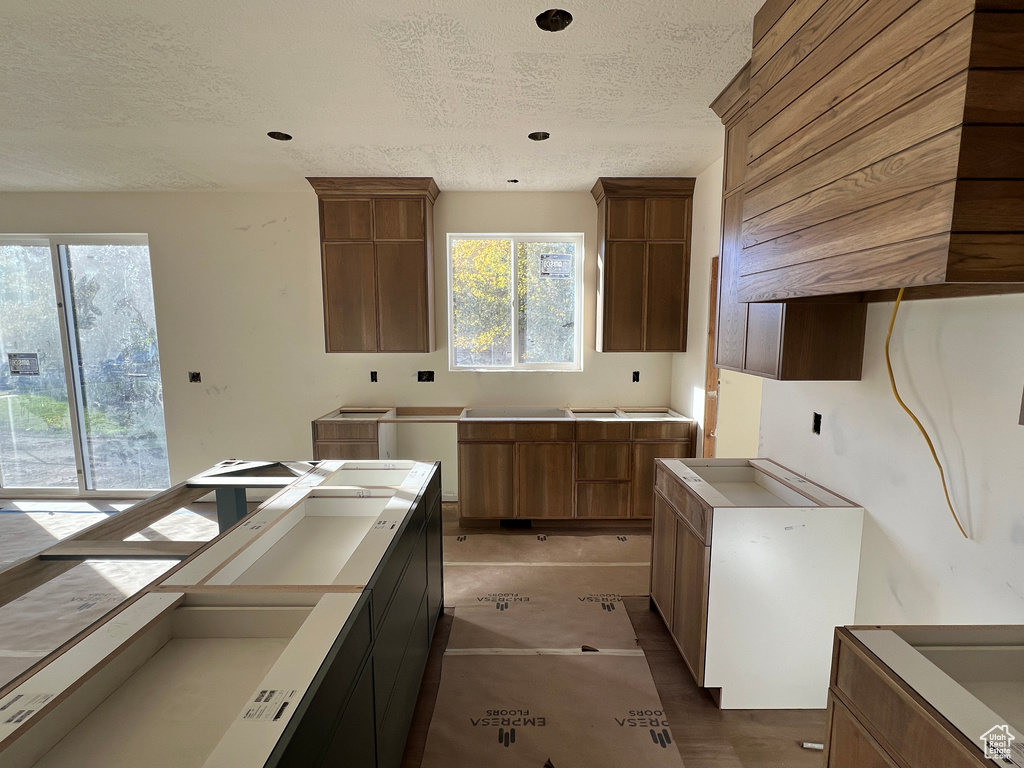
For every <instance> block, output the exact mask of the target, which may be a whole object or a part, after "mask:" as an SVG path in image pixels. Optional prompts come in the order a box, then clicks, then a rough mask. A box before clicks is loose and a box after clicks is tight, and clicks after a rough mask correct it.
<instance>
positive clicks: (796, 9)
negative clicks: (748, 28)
mask: <svg viewBox="0 0 1024 768" xmlns="http://www.w3.org/2000/svg"><path fill="white" fill-rule="evenodd" d="M825 2H826V0H806V1H805V2H799V3H796V2H788V3H786V6H787V7H786V8H784V9H783V10H782V11H781V13H779V15H778V16H777V17H776V18H775V20H774V21H773V22H772V23H771V24H770V25H768V26H767V27H765V28H764V31H763V32H762V33H761V34H760V35H758V34H757V31H756V30H758V29H759V28H760V26H761V25H762V24H764V23H765V22H766V21H767V18H766V17H767V16H768V15H771V16H774V15H775V13H774V12H773V10H777V9H771V8H762V9H761V10H760V11H758V12H757V13H756V14H754V29H755V33H754V46H753V50H752V53H751V57H750V74H751V75H753V74H755V73H756V72H758V71H760V70H761V68H762V67H764V65H765V64H767V63H768V61H769V60H770V59H771V58H772V57H773V56H775V55H776V54H777V53H778V52H779V51H780V50H781V49H782V48H783V47H784V46H785V45H786V42H787V41H789V40H790V38H792V37H793V35H795V34H796V33H797V32H798V31H799V30H800V29H801V27H803V26H804V25H805V24H806V23H807V22H808V21H809V20H810V19H811V18H812V17H813V16H814V15H815V14H816V13H817V12H818V10H819V9H820V8H821V7H822V6H823V5H825ZM765 5H766V6H770V5H772V3H766V4H765ZM762 14H764V15H762Z"/></svg>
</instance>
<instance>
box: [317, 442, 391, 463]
mask: <svg viewBox="0 0 1024 768" xmlns="http://www.w3.org/2000/svg"><path fill="white" fill-rule="evenodd" d="M313 450H314V453H315V454H316V455H315V456H314V457H313V458H315V459H316V460H317V461H323V460H325V459H378V458H380V448H379V447H378V445H377V443H375V442H374V443H354V442H353V443H341V442H339V443H325V442H317V443H314V444H313Z"/></svg>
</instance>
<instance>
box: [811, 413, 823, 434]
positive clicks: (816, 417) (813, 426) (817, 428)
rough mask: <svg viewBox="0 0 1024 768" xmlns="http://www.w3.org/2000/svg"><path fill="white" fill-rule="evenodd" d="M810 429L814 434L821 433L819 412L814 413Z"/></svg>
mask: <svg viewBox="0 0 1024 768" xmlns="http://www.w3.org/2000/svg"><path fill="white" fill-rule="evenodd" d="M811 431H812V432H814V434H816V435H820V434H821V414H820V413H816V414H814V419H813V420H812V421H811Z"/></svg>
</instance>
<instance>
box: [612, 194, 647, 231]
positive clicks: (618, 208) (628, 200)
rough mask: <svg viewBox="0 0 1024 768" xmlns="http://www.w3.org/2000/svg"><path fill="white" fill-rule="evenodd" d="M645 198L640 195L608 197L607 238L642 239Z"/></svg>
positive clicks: (645, 215) (644, 229) (644, 219)
mask: <svg viewBox="0 0 1024 768" xmlns="http://www.w3.org/2000/svg"><path fill="white" fill-rule="evenodd" d="M646 217H647V212H646V200H645V199H644V198H642V197H619V198H616V197H609V198H608V239H609V240H643V239H644V233H645V232H646V224H645V221H646Z"/></svg>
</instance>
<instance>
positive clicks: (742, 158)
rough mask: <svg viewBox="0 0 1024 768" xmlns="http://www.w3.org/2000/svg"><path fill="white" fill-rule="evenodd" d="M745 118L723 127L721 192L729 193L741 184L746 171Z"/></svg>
mask: <svg viewBox="0 0 1024 768" xmlns="http://www.w3.org/2000/svg"><path fill="white" fill-rule="evenodd" d="M747 134H748V130H747V118H746V116H744V117H742V118H741V119H739V120H737V121H736V122H735V123H733V124H732V125H729V126H727V127H726V129H725V147H726V149H725V169H724V171H723V173H724V176H723V178H724V182H723V189H722V194H725V195H727V194H729V193H731V192H733V191H734V190H736V189H739V187H740V186H741V185H742V184H743V182H744V179H745V177H746V172H747V167H746V163H747Z"/></svg>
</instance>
